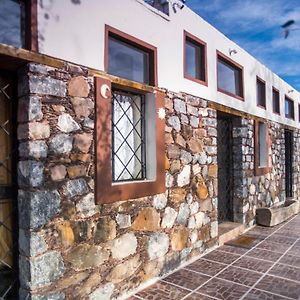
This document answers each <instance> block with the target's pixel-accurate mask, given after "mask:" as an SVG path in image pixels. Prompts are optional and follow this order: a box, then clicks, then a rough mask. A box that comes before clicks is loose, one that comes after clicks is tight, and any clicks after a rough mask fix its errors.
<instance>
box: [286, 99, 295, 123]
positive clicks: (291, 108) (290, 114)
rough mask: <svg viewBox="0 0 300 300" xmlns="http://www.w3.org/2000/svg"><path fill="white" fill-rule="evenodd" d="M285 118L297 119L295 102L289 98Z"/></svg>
mask: <svg viewBox="0 0 300 300" xmlns="http://www.w3.org/2000/svg"><path fill="white" fill-rule="evenodd" d="M284 108H285V116H286V117H287V118H289V119H294V118H295V113H294V102H293V101H292V100H290V99H288V98H285V105H284Z"/></svg>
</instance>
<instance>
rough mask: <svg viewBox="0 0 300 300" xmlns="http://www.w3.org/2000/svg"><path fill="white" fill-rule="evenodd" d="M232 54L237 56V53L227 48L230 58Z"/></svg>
mask: <svg viewBox="0 0 300 300" xmlns="http://www.w3.org/2000/svg"><path fill="white" fill-rule="evenodd" d="M232 54H237V51H236V50H235V49H230V48H229V55H230V56H231V55H232Z"/></svg>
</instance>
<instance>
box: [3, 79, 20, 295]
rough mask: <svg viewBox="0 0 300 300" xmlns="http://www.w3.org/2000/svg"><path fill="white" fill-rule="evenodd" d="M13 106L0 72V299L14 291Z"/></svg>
mask: <svg viewBox="0 0 300 300" xmlns="http://www.w3.org/2000/svg"><path fill="white" fill-rule="evenodd" d="M13 105H14V103H13V80H12V79H10V78H9V77H8V76H4V75H3V74H1V73H0V299H17V296H16V295H17V292H18V272H17V255H16V253H17V249H18V246H17V240H18V239H17V236H18V232H17V230H16V229H17V226H16V228H15V227H14V224H16V222H15V220H16V215H15V213H16V211H17V209H16V201H15V200H16V190H17V189H16V188H14V184H13V178H14V177H16V176H13V174H14V166H13V159H12V157H13V151H12V149H13V148H14V145H13V141H14V140H13V137H14V131H13V126H12V125H13V119H12V111H13Z"/></svg>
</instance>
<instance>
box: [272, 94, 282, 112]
mask: <svg viewBox="0 0 300 300" xmlns="http://www.w3.org/2000/svg"><path fill="white" fill-rule="evenodd" d="M273 112H274V113H276V114H280V100H279V92H278V91H276V90H274V89H273Z"/></svg>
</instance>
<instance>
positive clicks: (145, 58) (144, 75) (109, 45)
mask: <svg viewBox="0 0 300 300" xmlns="http://www.w3.org/2000/svg"><path fill="white" fill-rule="evenodd" d="M105 49H106V53H105V69H106V71H107V72H108V73H109V74H112V75H115V76H118V77H121V78H126V79H129V80H132V81H136V82H140V83H144V84H147V85H156V84H157V82H156V81H157V80H156V48H155V47H153V46H151V45H149V44H146V43H145V42H143V41H140V40H138V39H136V38H134V37H132V36H129V35H127V34H125V33H123V32H121V31H119V30H117V29H114V28H112V27H109V26H106V48H105Z"/></svg>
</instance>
